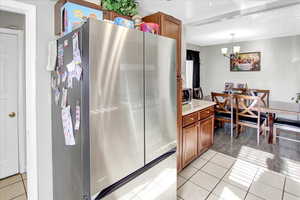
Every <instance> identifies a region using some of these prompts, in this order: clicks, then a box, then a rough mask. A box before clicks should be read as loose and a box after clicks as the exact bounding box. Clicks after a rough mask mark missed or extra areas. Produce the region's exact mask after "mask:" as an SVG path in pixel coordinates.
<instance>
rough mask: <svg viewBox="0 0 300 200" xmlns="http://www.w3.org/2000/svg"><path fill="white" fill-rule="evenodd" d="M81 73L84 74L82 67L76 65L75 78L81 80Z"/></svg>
mask: <svg viewBox="0 0 300 200" xmlns="http://www.w3.org/2000/svg"><path fill="white" fill-rule="evenodd" d="M81 74H82V68H81V66H80V65H76V66H75V72H74V76H75V78H76V79H77V80H78V81H80V77H81Z"/></svg>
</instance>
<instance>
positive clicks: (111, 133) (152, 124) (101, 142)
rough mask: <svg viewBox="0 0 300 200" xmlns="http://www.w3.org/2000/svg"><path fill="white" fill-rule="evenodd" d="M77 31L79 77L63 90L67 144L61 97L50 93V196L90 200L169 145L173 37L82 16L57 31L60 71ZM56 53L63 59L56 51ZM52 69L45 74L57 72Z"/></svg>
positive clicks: (173, 133) (173, 137)
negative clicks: (70, 130)
mask: <svg viewBox="0 0 300 200" xmlns="http://www.w3.org/2000/svg"><path fill="white" fill-rule="evenodd" d="M74 33H78V35H79V49H80V52H81V59H82V63H81V67H82V69H83V72H82V77H81V79H80V81H77V80H76V79H73V82H72V83H73V84H72V88H67V85H66V84H67V83H66V82H67V81H66V82H62V81H61V83H60V84H59V85H58V86H57V87H58V89H59V90H60V91H61V90H62V89H63V88H66V89H67V90H68V96H67V104H68V105H70V106H71V117H72V122H73V124H75V107H76V105H80V128H79V130H78V131H74V137H75V145H72V146H66V145H65V139H64V133H63V126H62V119H61V112H62V108H61V104H60V101H61V98H60V100H59V103H58V104H56V102H55V95H54V93H53V94H52V135H53V136H52V139H53V141H52V144H53V189H54V199H55V200H75V199H91V198H92V196H95V195H96V196H97V194H99V193H100V192H101V191H103V190H104V189H106V188H108V187H109V186H111V185H113V184H115V183H116V182H120V180H124V178H125V179H126V177H128V176H129V175H131V174H132V173H134V172H136V171H137V170H140V169H143V168H144V167H145V166H147V164H149V163H151V161H153V160H155V159H157V158H159V157H160V156H162V155H164V154H165V153H167V152H169V151H171V150H172V149H174V148H175V147H176V72H175V70H176V41H175V40H173V39H169V38H165V37H161V36H158V35H154V34H150V33H143V32H141V31H138V30H133V29H128V28H125V27H121V26H117V25H114V24H110V23H107V22H100V21H97V20H88V21H87V22H86V23H85V24H83V25H82V26H81V27H80V28H79V29H77V30H75V31H74V32H72V33H70V34H68V35H66V36H64V37H62V38H60V39H59V40H58V46H59V45H60V46H62V45H63V46H64V47H63V65H62V67H60V68H59V69H58V70H59V71H60V72H59V73H60V74H62V73H63V71H65V70H67V69H66V65H67V64H68V63H70V62H71V61H72V60H73V46H72V37H73V36H74ZM61 59H62V58H61ZM57 74H58V73H57V72H53V73H52V78H53V79H54V80H55V78H57Z"/></svg>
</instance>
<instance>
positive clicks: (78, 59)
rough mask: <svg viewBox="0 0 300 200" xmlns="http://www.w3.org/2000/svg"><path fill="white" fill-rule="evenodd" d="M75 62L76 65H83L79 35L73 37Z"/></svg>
mask: <svg viewBox="0 0 300 200" xmlns="http://www.w3.org/2000/svg"><path fill="white" fill-rule="evenodd" d="M73 60H74V62H75V64H81V56H80V50H79V40H78V33H74V35H73Z"/></svg>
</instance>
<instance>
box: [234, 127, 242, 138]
mask: <svg viewBox="0 0 300 200" xmlns="http://www.w3.org/2000/svg"><path fill="white" fill-rule="evenodd" d="M240 127H241V126H240V125H239V124H236V128H235V133H236V136H235V138H238V137H239V136H240Z"/></svg>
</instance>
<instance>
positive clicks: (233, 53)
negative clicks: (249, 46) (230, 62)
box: [221, 33, 241, 59]
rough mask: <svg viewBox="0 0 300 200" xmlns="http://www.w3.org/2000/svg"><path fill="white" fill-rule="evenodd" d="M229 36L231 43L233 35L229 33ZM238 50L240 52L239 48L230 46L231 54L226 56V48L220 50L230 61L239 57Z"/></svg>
mask: <svg viewBox="0 0 300 200" xmlns="http://www.w3.org/2000/svg"><path fill="white" fill-rule="evenodd" d="M230 36H231V43H233V41H234V36H235V34H234V33H231V34H230ZM240 50H241V47H240V46H232V49H231V52H230V53H229V54H228V48H226V47H225V48H222V49H221V53H222V55H223V56H224V57H226V58H229V59H232V58H237V57H238V56H239V54H240Z"/></svg>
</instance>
